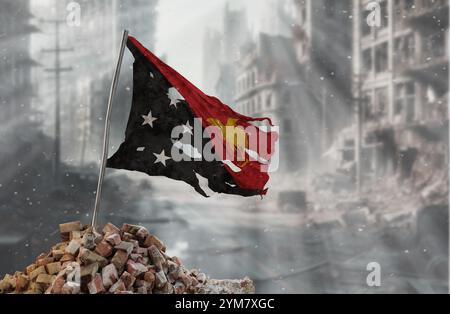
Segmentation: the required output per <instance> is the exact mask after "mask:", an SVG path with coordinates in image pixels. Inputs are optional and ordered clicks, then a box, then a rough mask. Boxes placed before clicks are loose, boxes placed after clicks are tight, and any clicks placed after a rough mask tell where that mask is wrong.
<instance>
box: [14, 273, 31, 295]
mask: <svg viewBox="0 0 450 314" xmlns="http://www.w3.org/2000/svg"><path fill="white" fill-rule="evenodd" d="M15 277H16V291H17V292H20V291H23V290H26V289H27V287H28V284H29V283H30V280H29V278H28V276H26V275H24V274H18V275H17V276H15Z"/></svg>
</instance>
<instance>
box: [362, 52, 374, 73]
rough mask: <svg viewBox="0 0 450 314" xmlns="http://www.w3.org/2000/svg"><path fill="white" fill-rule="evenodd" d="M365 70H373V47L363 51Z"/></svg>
mask: <svg viewBox="0 0 450 314" xmlns="http://www.w3.org/2000/svg"><path fill="white" fill-rule="evenodd" d="M362 58H363V70H364V71H368V72H371V71H372V49H371V48H369V49H366V50H364V51H363V55H362Z"/></svg>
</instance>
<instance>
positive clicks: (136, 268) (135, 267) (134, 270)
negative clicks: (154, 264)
mask: <svg viewBox="0 0 450 314" xmlns="http://www.w3.org/2000/svg"><path fill="white" fill-rule="evenodd" d="M147 270H148V269H147V267H146V266H144V265H142V264H141V263H136V262H133V261H132V260H128V262H127V272H129V273H130V274H131V275H133V276H134V277H137V276H139V275H140V274H143V273H145V272H146V271H147Z"/></svg>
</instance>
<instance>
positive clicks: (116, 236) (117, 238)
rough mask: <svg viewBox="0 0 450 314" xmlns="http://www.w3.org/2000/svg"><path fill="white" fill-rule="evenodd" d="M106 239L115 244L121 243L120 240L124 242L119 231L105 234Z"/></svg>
mask: <svg viewBox="0 0 450 314" xmlns="http://www.w3.org/2000/svg"><path fill="white" fill-rule="evenodd" d="M105 240H106V241H107V242H108V243H109V244H111V245H113V246H116V245H119V244H120V242H122V239H121V238H120V235H119V234H117V233H112V234H109V235H108V236H105Z"/></svg>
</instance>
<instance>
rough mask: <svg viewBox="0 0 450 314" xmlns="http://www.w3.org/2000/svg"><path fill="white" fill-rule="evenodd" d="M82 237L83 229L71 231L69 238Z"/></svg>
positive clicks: (77, 238) (76, 238)
mask: <svg viewBox="0 0 450 314" xmlns="http://www.w3.org/2000/svg"><path fill="white" fill-rule="evenodd" d="M79 239H81V231H70V236H69V240H70V241H72V240H79Z"/></svg>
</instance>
